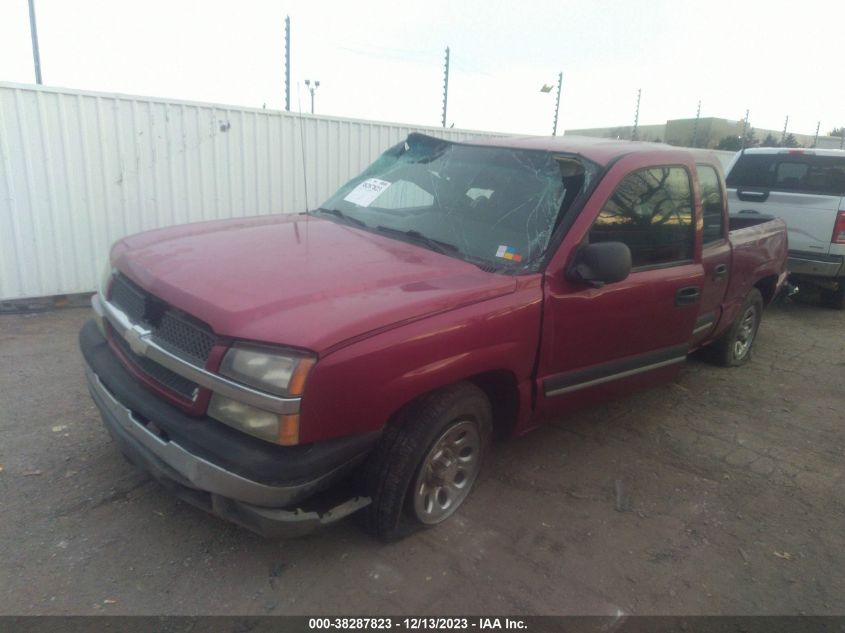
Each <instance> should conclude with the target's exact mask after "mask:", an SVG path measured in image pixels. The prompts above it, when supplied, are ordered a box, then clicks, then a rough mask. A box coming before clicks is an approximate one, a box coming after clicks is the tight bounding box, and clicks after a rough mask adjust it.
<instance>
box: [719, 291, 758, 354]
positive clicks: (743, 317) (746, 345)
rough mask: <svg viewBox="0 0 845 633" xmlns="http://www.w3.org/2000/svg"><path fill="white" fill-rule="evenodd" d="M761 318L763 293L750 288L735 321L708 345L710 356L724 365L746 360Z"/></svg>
mask: <svg viewBox="0 0 845 633" xmlns="http://www.w3.org/2000/svg"><path fill="white" fill-rule="evenodd" d="M762 318H763V295H761V294H760V291H759V290H757V288H752V289H751V290H750V291H749V292H748V294H747V295H746V297H745V302H744V303H743V304H742V308H740V310H739V315H738V316H737V318H736V321H734V322H733V324H732V325H731V327H730V328H728V331H727V332H725V333H724V334H723V335H722V336H721V337H720V338H719V339H718V340H716V341H715V342H714V343H713V344H712V345H710V349H709V350H707V352H708V355H709V356H710V358H711V359H712V360H713V361H715V362H716V363H718V364H719V365H723V366H725V367H735V366H737V365H742V364H743V363H746V362H748V361H749V360H750V359H751V352H752V348H753V345H754V341H755V340H756V338H757V330H758V329H759V328H760V321H761V320H762Z"/></svg>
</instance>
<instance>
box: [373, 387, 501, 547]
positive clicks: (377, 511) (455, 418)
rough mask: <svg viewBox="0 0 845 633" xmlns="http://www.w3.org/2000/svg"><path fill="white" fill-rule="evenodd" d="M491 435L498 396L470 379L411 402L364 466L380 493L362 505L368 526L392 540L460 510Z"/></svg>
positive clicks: (481, 461)
mask: <svg viewBox="0 0 845 633" xmlns="http://www.w3.org/2000/svg"><path fill="white" fill-rule="evenodd" d="M491 435H492V413H491V409H490V402H489V401H488V399H487V397H486V396H485V395H484V392H483V391H481V390H480V389H479V388H478V387H476V386H475V385H473V384H470V383H460V384H457V385H453V386H450V387H445V388H443V389H439V390H437V391H435V392H432V393H431V394H428V395H426V396H423V397H422V398H420V399H419V400H417V401H416V402H414V403H412V404H411V405H409V406H408V407H406V408H405V409H404V410H403V411H402V412H401V413H400V414H399V415H398V417H397V419H396V420H395V421H394V422H393V423H391V424H390V425H389V426H388V427H386V428H385V431H384V434H383V436H382V439H381V441H380V442H379V444H378V445H377V447H376V448H375V449H374V450H373V453H372V454H371V455H370V457H369V459H368V461H367V463H366V464H365V465H364V487H365V489H366V492H367V494H368V495H369V496H370V497H372V499H373V502H372V504H371V505H369V506H368V507H366V508H364V510H362V516H361V518H362V519H363V520H364V523H365V527H366V529H367V530H368V531H369V532H371V533H372V534H374V535H376V536H378V537H380V538H382V539H384V540H387V541H391V540H396V539H399V538H402V537H404V536H407V535H408V534H410V533H412V532H414V531H415V530H417V529H419V528H422V527H425V526H432V525H437V524H438V523H441V522H443V521H445V520H446V519H448V518H449V517H450V516H452V514H454V513H455V511H457V509H458V508H459V507H460V506H461V504H463V502H464V501H465V500H466V498H467V496H469V493H470V491H471V490H472V487H473V484H474V483H475V481H476V479H477V478H478V475H479V473H480V472H481V467H482V464H483V462H484V458H485V456H486V453H487V450H488V447H489V444H490V438H491Z"/></svg>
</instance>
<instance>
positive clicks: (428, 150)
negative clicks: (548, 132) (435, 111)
mask: <svg viewBox="0 0 845 633" xmlns="http://www.w3.org/2000/svg"><path fill="white" fill-rule="evenodd" d="M592 173H593V171H592V167H591V166H589V165H588V164H586V163H585V162H584V161H582V160H580V159H578V158H576V157H574V156H559V155H558V156H556V155H553V154H551V153H549V152H544V151H535V150H519V149H510V148H503V147H486V146H472V145H461V144H455V143H450V142H447V141H442V140H440V139H435V138H432V137H428V136H423V135H421V134H412V135H410V136H409V137H408V140H407V141H405V142H403V143H400V144H398V145H396V146H395V147H392V148H391V149H389V150H388V151H386V152H385V153H384V154H382V155H381V156H380V157H379V158H378V159H377V160H376V161H375V162H374V163H373V164H372V165H371V166H370V167H368V168H367V169H366V170H365V171H364V172H363V173H362V174H361V175H359V176H358V177H356V178H353V179H352V180H350V181H349V182H348V183H346V184H345V185H344V186H343V187H341V188H340V189H339V190H338V191H337V193H335V194H334V195H333V196H332V197H331V198H329V199H328V200H327V201H326V202H325V203H324V204H323V205H322V207H321V208H320V209H319V210H317V211H315V212H314V213H321V214H325V215H326V216H327V217H328V216H333V217H335V218H337V219H338V221H347V222H349V223H350V224H355V225H357V226H360V227H362V228H366V229H368V230H372V231H376V232H380V233H383V234H384V235H387V236H389V237H393V238H396V239H404V240H406V241H410V242H413V243H417V244H419V245H421V246H423V247H427V248H430V249H432V250H436V251H439V252H442V253H445V254H449V255H453V256H456V257H461V258H463V259H466V260H467V261H472V262H474V263H482V264H493V265H495V266H496V267H502V268H507V269H514V270H526V269H528V270H530V269H532V268H533V265H534V264H535V263H538V262H539V259H540V256H541V255H542V254H543V253H544V252H545V250H546V247H547V246H548V243H549V239H550V237H551V235H552V232H553V230H554V228H555V227H556V225H557V221H558V218H559V216H560V214H561V212H562V211H563V212H565V211H566V210H568V209H569V207H571V205H572V203H573V202H574V201H575V199H576V198H577V197H578V195H579V194H580V193H581V192H582V191H583V190H584V189H585V186H586V184H587V183H586V181H587V180H589V178H590V176H591V174H592Z"/></svg>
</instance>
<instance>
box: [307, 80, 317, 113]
mask: <svg viewBox="0 0 845 633" xmlns="http://www.w3.org/2000/svg"><path fill="white" fill-rule="evenodd" d="M305 87H306V88H308V92H310V93H311V114H314V93H315V92H317V88H319V87H320V80H319V79H317V80H315V81H314V82H313V84H312V83H311V80H310V79H306V80H305Z"/></svg>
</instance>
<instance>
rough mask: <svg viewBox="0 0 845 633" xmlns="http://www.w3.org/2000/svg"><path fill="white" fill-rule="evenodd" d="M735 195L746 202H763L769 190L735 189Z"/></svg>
mask: <svg viewBox="0 0 845 633" xmlns="http://www.w3.org/2000/svg"><path fill="white" fill-rule="evenodd" d="M736 197H737V198H739V199H740V200H745V201H746V202H765V201H766V199H767V198H768V197H769V192H768V191H767V190H763V191H749V190H748V189H737V190H736Z"/></svg>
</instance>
